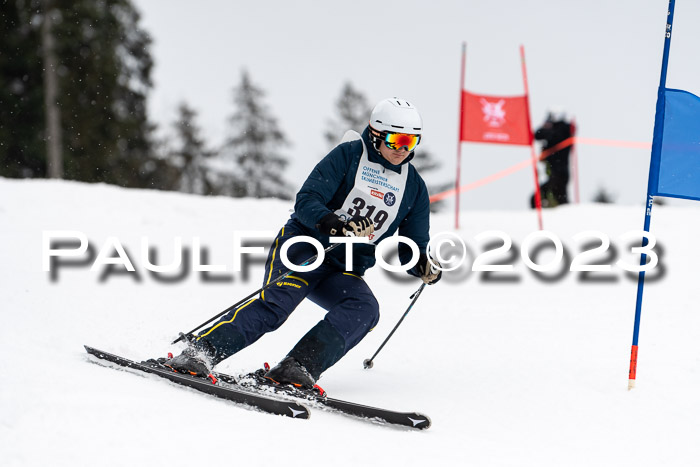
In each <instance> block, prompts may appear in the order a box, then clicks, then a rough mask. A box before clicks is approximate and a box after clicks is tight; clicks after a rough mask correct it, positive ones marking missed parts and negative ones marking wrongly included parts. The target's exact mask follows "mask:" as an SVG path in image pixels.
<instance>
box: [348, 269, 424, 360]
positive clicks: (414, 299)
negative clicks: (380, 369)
mask: <svg viewBox="0 0 700 467" xmlns="http://www.w3.org/2000/svg"><path fill="white" fill-rule="evenodd" d="M425 285H426V284H425V283H423V284H422V285H421V286H420V287H419V288H418V290H416V291H415V292H413V295H411V298H412V299H413V300H412V301H411V304H410V305H408V309H407V310H406V312H405V313H404V314H403V316H402V317H401V319H400V320H399V322H398V323H396V326H394V329H392V330H391V332H390V333H389V335H388V336H387V337H386V339H384V342H382V345H380V346H379V348H378V349H377V351H376V352H374V355H372V358H366V359H365V361H364V362H362V363H363V365H364V367H365V369H367V370H368V369H370V368H372V367H373V366H374V357H376V356H377V354H378V353H379V351H380V350H382V349H383V348H384V346H385V345H386V343H387V342H388V341H389V339H391V336H393V335H394V332H396V329H397V328H398V327H399V325H400V324H401V322H402V321H403V320H404V318H405V317H406V315H407V314H408V312H409V311H411V308H413V304H414V303H416V300H418V297H420V294H421V292H423V289H424V288H425Z"/></svg>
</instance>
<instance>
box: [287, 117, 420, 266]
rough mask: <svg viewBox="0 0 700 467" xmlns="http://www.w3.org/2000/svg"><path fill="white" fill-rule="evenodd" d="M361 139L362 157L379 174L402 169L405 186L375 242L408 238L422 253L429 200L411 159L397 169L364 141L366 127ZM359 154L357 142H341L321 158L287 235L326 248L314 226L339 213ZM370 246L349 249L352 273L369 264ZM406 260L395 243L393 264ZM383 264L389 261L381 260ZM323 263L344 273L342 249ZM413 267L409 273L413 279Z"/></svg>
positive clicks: (401, 247) (405, 250) (302, 191)
mask: <svg viewBox="0 0 700 467" xmlns="http://www.w3.org/2000/svg"><path fill="white" fill-rule="evenodd" d="M362 139H363V141H364V143H365V146H366V147H367V152H368V158H369V160H370V161H371V162H376V163H379V164H381V165H382V166H383V167H384V169H385V170H393V171H394V172H398V173H400V171H402V170H408V171H409V172H408V177H407V179H406V188H405V190H404V195H403V199H402V200H401V205H400V207H399V211H398V215H397V216H396V219H395V220H394V222H393V223H392V224H391V226H390V227H389V229H388V230H387V232H385V233H384V235H383V236H382V237H381V238H380V241H381V239H384V238H386V237H388V236H391V235H394V234H395V233H396V232H397V231H398V233H399V235H401V236H404V237H408V238H410V239H411V240H413V241H414V242H415V243H416V244H417V245H418V248H419V249H420V252H421V253H425V250H426V247H427V245H428V241H429V240H430V234H429V231H430V200H429V195H428V189H427V188H426V186H425V182H424V181H423V179H422V178H421V176H420V175H419V174H418V171H417V170H416V169H415V167H413V165H411V164H410V163H409V161H410V160H411V159H413V153H411V154H410V155H409V156H408V157H407V158H406V159H405V160H404V161H403V162H402V163H401V164H400V165H393V164H391V163H390V162H389V161H387V160H386V159H384V158H383V157H382V156H381V154H379V152H378V151H377V150H376V149H374V146H372V144H371V143H370V140H369V127H367V128H365V130H364V131H363V132H362ZM361 156H362V144H361V142H360V141H359V140H356V141H350V142H346V143H342V144H340V145H338V146H336V147H335V148H334V149H333V150H332V151H331V152H330V153H328V155H327V156H326V157H324V158H323V160H321V162H319V163H318V164H317V165H316V167H314V169H313V171H312V172H311V174H310V175H309V177H308V178H307V179H306V181H305V182H304V185H303V186H302V187H301V189H300V190H299V192H298V193H297V196H296V203H295V205H294V213H293V214H292V216H291V218H290V219H289V221H288V222H287V226H288V227H290V228H291V231H296V232H301V233H302V234H303V235H308V236H310V237H314V238H316V239H317V240H319V241H320V242H321V244H323V245H324V247H328V245H330V243H329V237H328V236H327V235H323V234H321V233H320V232H319V231H318V230H317V229H316V225H317V224H318V223H319V221H320V220H321V218H322V217H323V216H325V215H326V214H328V213H329V212H333V211H335V210H336V209H339V208H341V207H342V205H343V201H345V198H346V197H347V195H348V193H349V192H350V190H352V187H353V185H354V184H355V174H356V172H357V167H358V165H359V163H360V157H361ZM374 251H375V246H374V245H372V244H367V245H353V265H352V269H353V272H354V273H355V274H358V275H362V274H364V272H365V270H367V269H368V268H371V267H372V266H374V264H375V262H376V260H375V257H374ZM410 259H411V250H410V247H408V246H407V245H404V244H403V243H402V244H400V245H399V260H400V262H401V264H405V263H407V262H408V261H409V260H410ZM385 260H386V261H389V262H391V261H390V258H389V257H388V256H387V257H386V258H385ZM327 261H331V262H333V263H336V264H337V265H338V267H339V268H341V269H345V247H344V246H339V247H338V248H336V249H334V250H333V251H331V252H330V253H329V254H328V255H327ZM416 269H417V268H416V267H414V268H413V269H412V270H409V271H408V272H409V274H411V275H414V276H419V273H418V272H417V270H416Z"/></svg>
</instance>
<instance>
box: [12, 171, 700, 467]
mask: <svg viewBox="0 0 700 467" xmlns="http://www.w3.org/2000/svg"><path fill="white" fill-rule="evenodd" d="M291 207H292V205H291V203H287V202H280V201H257V200H233V199H227V198H204V197H197V196H187V195H182V194H174V193H161V192H155V191H143V190H125V189H120V188H115V187H111V186H105V185H87V184H79V183H70V182H57V181H46V180H44V181H14V180H6V179H0V261H1V264H2V266H1V268H0V290H2V302H0V303H1V304H0V310H2V311H1V312H0V317H1V321H0V355H1V356H2V358H0V378H2V383H1V384H0V414H1V415H0V420H1V422H0V439H1V440H2V446H3V448H2V457H1V459H2V461H0V464H2V465H6V466H30V465H31V466H47V465H52V466H63V465H65V466H79V465H90V466H107V465H115V466H122V465H186V466H191V465H194V464H200V463H207V464H216V465H246V466H248V465H270V464H271V463H273V464H280V463H283V464H289V463H293V464H300V463H304V464H305V463H311V464H318V465H321V464H322V465H353V466H355V465H385V466H388V465H478V466H500V465H502V466H579V465H580V466H592V465H606V466H607V465H609V466H627V465H628V466H658V465H672V466H681V465H694V464H695V463H697V459H698V458H700V444H698V436H699V435H700V402H698V401H699V400H700V399H699V396H700V351H699V350H698V346H697V345H696V341H697V340H698V338H699V337H700V312H699V311H698V307H697V303H699V302H700V288H699V287H698V286H697V284H698V272H697V267H696V264H697V263H698V259H699V252H700V247H698V245H697V238H698V232H700V210H698V208H697V207H696V206H695V205H693V204H691V203H688V205H687V206H683V207H669V206H656V207H654V216H653V222H652V232H653V233H654V234H655V235H656V237H657V239H658V242H659V244H660V248H656V249H655V251H659V252H661V263H660V265H659V266H658V267H657V268H656V270H655V271H653V272H651V273H649V277H650V279H653V278H654V277H656V279H655V280H650V281H649V282H648V283H647V286H646V288H645V294H644V307H643V313H642V326H641V339H640V351H639V370H638V384H637V388H636V389H635V390H633V391H628V390H627V370H628V365H629V353H630V344H631V337H632V324H633V315H634V301H635V293H636V276H631V277H630V276H628V275H626V274H625V273H624V271H622V269H621V268H620V267H618V266H615V265H614V263H615V261H617V260H618V259H622V260H625V261H627V262H628V263H630V264H633V263H634V260H633V256H632V255H631V253H627V250H628V249H629V248H628V245H627V244H626V243H625V241H623V240H621V239H620V238H619V237H620V235H622V234H624V233H626V232H630V231H636V230H640V228H641V226H642V222H643V208H642V206H641V205H640V206H629V207H626V206H612V205H578V206H567V207H563V208H558V209H555V210H550V211H546V212H545V216H544V225H545V228H546V229H548V230H550V231H551V232H553V233H554V234H556V236H557V237H558V238H560V239H561V240H562V242H563V244H564V246H565V250H566V252H567V254H568V257H569V260H570V257H571V256H574V255H576V254H577V253H578V251H579V250H580V249H581V246H580V243H585V241H584V240H582V241H580V242H578V243H577V241H575V240H574V239H573V237H574V235H576V234H578V233H580V232H584V231H590V230H597V231H599V232H602V233H603V234H604V235H605V236H608V237H609V238H610V240H611V245H612V248H611V249H610V250H608V253H607V254H604V255H598V256H597V257H596V258H594V261H593V262H598V263H603V264H612V265H613V267H612V270H611V271H610V272H608V273H596V274H592V275H589V276H587V277H581V275H580V273H574V272H569V271H567V270H565V269H564V270H563V272H561V273H560V274H559V275H558V276H554V277H553V278H550V279H549V280H543V279H542V278H538V277H536V276H535V275H534V274H533V272H532V271H531V270H530V269H529V268H528V267H526V266H525V264H524V261H523V260H522V259H521V257H520V255H519V250H520V247H521V245H522V244H523V240H524V239H525V237H526V236H527V235H528V234H530V233H532V232H534V231H535V230H536V227H537V222H536V217H535V214H534V213H533V212H530V211H507V212H506V211H504V212H463V213H462V223H463V228H462V229H461V230H460V231H459V232H457V233H458V234H459V235H460V236H461V237H462V238H463V239H464V240H465V241H466V243H467V245H468V247H469V249H470V251H471V252H472V253H473V252H474V251H480V249H481V248H482V243H488V240H483V241H482V242H479V241H477V240H475V236H477V235H478V234H480V233H482V232H485V231H489V230H500V231H502V232H504V233H505V234H506V235H508V236H509V237H511V238H512V239H513V242H514V248H513V250H512V251H514V252H516V253H518V254H517V255H512V256H508V255H505V256H501V257H500V259H501V260H504V259H507V260H509V261H510V262H511V263H512V264H514V265H515V270H514V272H512V273H508V274H506V273H499V274H495V275H491V276H485V275H484V274H483V273H478V272H470V271H469V270H468V268H465V269H462V270H460V272H455V273H452V274H448V273H446V274H445V278H444V279H443V281H442V282H440V283H439V284H437V285H435V286H433V287H429V288H427V289H426V290H425V292H424V293H423V295H422V296H421V297H420V300H419V301H418V302H417V303H416V305H415V307H414V309H413V310H412V311H411V313H410V314H409V315H408V317H407V318H406V320H405V321H404V323H403V324H402V325H401V327H400V328H399V330H398V331H397V333H396V334H395V335H394V337H393V338H392V340H391V341H390V342H389V343H388V344H387V346H386V347H385V348H384V350H382V352H381V353H380V354H379V356H378V357H377V358H376V360H375V366H374V368H373V369H371V370H364V369H363V368H362V361H363V359H365V358H367V357H369V356H371V355H372V353H373V352H374V351H375V350H376V349H377V347H378V346H379V344H380V343H381V342H382V341H383V340H384V338H385V337H386V336H387V334H388V333H389V331H390V330H391V329H392V327H393V326H394V325H395V324H396V322H397V321H398V319H399V318H400V317H401V315H402V314H403V312H404V311H405V309H406V307H407V306H408V304H409V296H410V294H411V293H412V292H413V291H414V290H415V289H416V288H417V287H418V285H419V283H418V282H416V280H415V279H414V280H412V281H408V282H405V281H398V280H396V279H395V278H392V276H391V275H390V274H389V273H386V272H384V271H382V270H381V269H379V268H374V269H373V270H371V271H370V272H369V273H368V274H367V276H366V278H367V281H368V282H369V284H370V286H371V287H372V289H373V291H374V292H375V294H376V296H377V297H378V299H379V301H380V304H381V311H382V319H381V321H380V323H379V325H378V326H377V328H376V329H375V330H374V331H373V332H372V333H371V334H370V335H369V336H368V337H367V338H366V339H365V340H364V341H363V342H362V343H360V345H358V346H357V347H356V348H355V349H353V350H352V351H351V352H350V353H349V354H348V355H347V356H346V357H345V358H344V359H343V360H342V361H341V362H339V363H338V364H337V365H336V366H334V367H333V368H332V369H330V370H329V371H327V372H326V374H325V375H324V376H323V378H322V379H321V381H320V384H321V385H322V386H323V387H324V388H325V389H326V390H327V391H328V392H329V394H331V395H332V396H334V397H337V398H342V399H348V400H353V401H356V402H360V403H365V404H370V405H379V406H386V407H390V408H395V409H403V410H418V411H421V412H424V413H426V414H428V415H430V417H431V418H432V420H433V426H432V428H430V429H429V430H427V431H423V432H415V431H406V430H403V429H397V428H390V427H385V426H379V425H375V424H371V423H367V422H363V421H358V420H353V419H349V418H345V417H341V416H338V415H335V414H331V413H326V412H322V411H319V410H314V411H313V414H312V417H311V419H310V420H308V421H303V420H293V419H290V418H284V417H275V416H271V415H266V414H262V413H257V412H254V411H251V410H247V409H245V408H241V407H238V406H236V405H234V404H231V403H228V402H224V401H220V400H217V399H214V398H211V397H208V396H206V395H202V394H199V393H196V392H193V391H191V390H188V389H183V388H181V387H177V386H173V385H171V384H170V383H167V382H165V381H162V380H158V379H156V378H154V377H150V376H137V375H135V374H132V373H129V372H124V371H114V370H112V369H107V368H104V367H102V366H99V365H96V364H94V363H92V362H91V361H90V360H89V359H88V357H87V355H86V354H85V352H84V350H83V347H82V345H83V344H89V345H92V346H95V347H98V348H101V349H103V350H107V351H111V352H114V353H118V354H122V355H125V356H129V357H132V358H135V359H143V358H148V357H153V356H161V355H165V353H167V352H168V351H177V350H178V347H177V346H171V345H169V343H170V341H172V339H173V338H174V337H175V336H176V335H177V333H178V332H179V331H187V330H189V329H191V328H192V327H194V326H195V325H197V324H199V323H200V322H202V321H204V320H206V319H207V318H209V317H210V316H212V315H214V314H216V313H218V312H219V311H221V310H223V309H224V308H226V307H228V306H229V305H230V304H232V303H234V302H235V301H237V300H238V299H239V298H241V297H243V296H245V295H247V294H248V293H249V292H251V291H253V290H255V289H256V288H257V287H259V284H260V280H261V272H262V266H261V261H259V260H258V261H255V262H254V263H253V265H252V267H250V268H248V277H247V278H245V277H243V275H242V274H241V273H234V272H232V268H233V246H232V245H233V236H234V233H235V232H237V231H245V230H270V231H276V230H277V229H278V228H279V227H280V226H281V225H282V223H283V222H284V221H285V220H286V218H287V217H288V215H289V210H290V209H291ZM452 222H453V221H452V215H451V213H444V214H439V215H435V216H434V217H433V223H432V224H433V225H432V231H433V234H438V233H441V232H452ZM55 230H70V231H79V232H82V233H84V235H85V236H86V238H87V239H88V240H89V244H90V248H91V250H90V252H91V254H92V255H94V256H92V257H90V256H89V252H88V253H86V254H85V255H83V256H81V257H79V258H73V259H72V260H73V261H78V264H74V265H73V266H66V265H65V264H60V265H58V266H56V265H54V267H53V270H52V272H45V271H43V268H42V252H43V249H42V238H43V233H44V232H46V231H55ZM453 233H454V232H453ZM109 237H114V239H116V240H117V241H118V242H119V243H120V244H121V245H123V246H124V248H125V252H126V254H127V255H128V257H129V259H130V261H131V262H132V263H133V266H134V268H135V270H136V271H135V272H133V273H125V272H124V268H123V267H121V266H116V267H115V268H113V269H110V268H108V267H107V266H104V265H100V264H99V262H100V261H102V260H100V259H97V258H99V256H98V255H99V254H100V252H101V250H102V249H103V246H104V245H109V243H108V242H109V240H108V239H109ZM142 237H147V238H148V240H149V242H150V243H151V244H152V245H153V247H154V248H155V249H156V250H157V252H158V258H157V259H155V258H151V259H152V261H153V262H154V263H156V264H166V263H168V262H169V261H170V260H172V259H173V257H174V252H173V244H174V242H175V239H176V237H181V238H182V243H183V246H184V247H186V248H188V249H189V252H190V253H191V252H192V245H193V243H194V242H195V237H198V238H199V241H200V243H201V246H202V249H206V250H207V251H208V257H207V258H206V259H204V258H203V259H202V262H203V263H205V264H218V265H221V266H224V267H225V268H226V270H227V271H225V272H214V273H210V275H209V276H208V277H203V276H202V275H201V273H199V272H193V271H192V269H193V266H192V261H191V257H190V261H189V263H188V264H187V265H186V266H185V267H183V268H182V270H181V271H180V272H179V273H177V272H176V273H169V274H165V273H163V274H152V273H151V272H149V271H148V270H146V268H145V266H144V264H145V263H144V261H143V258H142V254H141V253H142V251H141V250H142V245H141V239H142ZM114 239H113V240H111V242H112V244H113V243H114ZM591 247H592V246H589V248H591ZM105 250H107V251H104V252H103V255H104V254H106V255H108V256H112V255H113V254H114V250H113V249H112V248H111V247H108V248H105ZM532 250H533V251H534V249H532ZM472 256H473V254H472ZM533 256H536V259H537V262H538V263H546V262H547V261H548V258H550V257H551V251H550V250H549V249H546V250H545V251H543V252H541V254H540V255H539V256H538V255H535V254H533ZM258 257H260V256H258ZM102 258H103V259H104V256H103V257H102ZM68 259H70V258H68ZM96 259H97V261H98V265H97V267H96V268H95V270H91V265H92V264H93V262H94V261H95V260H96ZM472 259H473V258H470V259H469V261H467V263H466V264H467V265H468V266H469V265H470V264H471V260H472ZM62 260H64V261H65V260H66V259H65V258H64V259H62ZM501 262H502V261H501ZM551 274H552V273H550V275H551ZM504 276H505V278H506V279H508V280H497V279H503V277H504ZM401 277H403V276H401ZM166 279H167V280H166ZM322 316H323V312H322V310H320V309H319V308H318V307H316V306H315V305H313V304H311V303H304V304H302V306H300V307H299V308H298V309H297V311H296V312H295V313H294V314H293V315H292V317H291V318H290V319H289V321H288V322H287V323H286V324H285V325H284V326H283V327H282V328H281V329H280V330H279V331H277V332H275V333H273V334H269V335H267V336H265V337H263V338H262V339H261V340H260V341H259V342H258V343H257V344H256V345H254V346H252V347H249V348H248V349H245V350H244V351H242V352H241V353H239V354H238V355H236V356H234V357H232V358H230V359H229V360H227V361H226V362H224V363H223V364H222V365H221V366H220V369H221V370H223V371H227V372H239V371H246V370H253V369H255V368H257V367H259V366H260V365H261V364H262V363H263V362H264V361H269V362H270V363H275V362H277V361H278V360H279V359H281V358H282V357H283V356H284V355H285V354H286V352H287V351H288V350H289V349H290V348H291V346H292V345H293V344H294V343H295V342H296V340H297V339H298V338H299V337H300V336H301V335H302V334H303V333H304V332H306V330H307V329H309V328H310V327H311V326H312V325H313V324H314V323H315V322H317V321H318V320H319V319H321V317H322Z"/></svg>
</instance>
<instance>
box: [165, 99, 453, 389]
mask: <svg viewBox="0 0 700 467" xmlns="http://www.w3.org/2000/svg"><path fill="white" fill-rule="evenodd" d="M422 132H423V121H422V118H421V116H420V114H419V113H418V110H417V109H416V108H415V107H414V106H413V105H412V104H410V103H409V102H407V101H405V100H403V99H398V98H393V99H385V100H382V101H381V102H379V103H378V104H377V105H376V107H375V108H374V109H373V110H372V113H371V116H370V121H369V125H368V126H367V127H366V128H365V130H364V131H363V133H362V135H361V137H360V135H359V134H357V133H354V134H355V135H356V137H358V139H355V140H352V141H348V142H343V143H341V144H339V145H338V146H336V147H335V148H334V149H333V150H331V152H330V153H329V154H328V155H327V156H326V157H325V158H324V159H323V160H322V161H321V162H319V163H318V164H317V165H316V167H315V168H314V169H313V171H312V172H311V174H310V175H309V177H308V178H307V179H306V181H305V182H304V184H303V186H302V187H301V189H300V190H299V192H298V193H297V196H296V204H295V206H294V213H293V214H292V215H291V217H290V219H289V220H288V221H287V223H286V224H285V225H284V227H282V229H281V230H280V231H279V233H278V235H277V237H276V238H275V240H274V241H273V243H272V245H271V247H270V253H269V255H268V258H267V262H266V265H265V276H264V283H265V284H267V283H269V281H270V280H272V279H273V278H275V277H277V276H279V275H280V274H283V273H284V272H286V270H287V269H286V268H285V266H284V265H283V264H282V261H281V259H280V254H279V252H280V248H281V247H282V245H283V244H284V243H285V242H287V241H289V240H290V239H292V238H295V237H297V236H301V235H305V236H310V237H313V238H315V239H317V240H319V241H320V242H321V243H322V244H323V245H324V247H327V246H328V245H329V244H330V242H329V238H330V236H345V235H353V236H356V237H367V238H368V240H369V243H366V244H354V245H353V246H352V262H351V265H350V266H351V271H346V268H345V260H346V254H345V246H343V245H341V246H340V247H338V248H335V249H334V250H332V251H330V252H329V253H328V254H327V255H326V259H325V261H324V262H323V263H322V264H321V265H320V266H319V267H317V268H316V269H315V270H313V271H306V272H295V273H293V274H291V275H289V276H287V277H286V278H285V279H284V280H283V281H281V282H279V283H277V285H275V286H272V287H269V288H266V289H265V290H263V291H262V292H261V293H260V295H259V296H258V297H257V298H255V299H253V300H251V301H249V302H247V303H245V304H243V305H241V306H240V307H238V308H236V309H233V310H231V311H230V312H228V313H227V314H226V315H224V316H223V317H222V318H221V319H220V320H219V321H218V322H217V323H215V324H214V325H212V326H210V327H208V328H206V329H204V330H202V331H200V332H199V334H198V335H197V336H188V337H189V346H188V347H187V348H186V349H185V350H184V351H183V352H182V353H181V354H180V355H178V356H176V357H175V358H172V359H170V360H168V361H167V362H166V365H167V366H169V367H171V368H172V369H173V370H175V371H179V372H183V373H189V374H193V375H201V376H206V375H208V374H209V373H210V372H211V371H210V369H211V368H212V367H213V366H214V365H216V364H218V363H219V362H221V361H222V360H224V359H226V358H228V357H230V356H231V355H233V354H235V353H236V352H238V351H240V350H241V349H243V348H245V347H247V346H249V345H250V344H252V343H253V342H255V341H257V340H258V339H259V338H260V337H261V336H262V335H264V334H266V333H268V332H270V331H274V330H275V329H277V328H278V327H279V326H281V325H282V323H284V321H285V320H286V319H287V318H288V317H289V315H290V314H291V313H292V311H294V309H295V308H296V307H297V305H299V303H300V302H301V301H302V300H303V299H304V298H308V299H309V300H311V301H312V302H314V303H316V304H317V305H319V306H321V307H322V308H324V309H325V310H327V312H328V313H327V314H326V315H325V317H324V319H323V320H321V321H320V322H319V323H318V324H316V325H315V326H314V327H313V328H312V329H311V330H310V331H308V333H307V334H306V335H305V336H303V337H302V338H301V340H299V342H298V343H297V344H296V345H295V346H294V348H293V349H292V350H291V351H290V352H289V353H288V355H287V356H286V357H285V358H284V359H282V360H281V361H280V362H279V364H278V365H276V366H275V367H273V368H272V369H270V370H269V371H268V372H267V373H266V374H265V377H266V378H268V379H270V380H272V381H274V382H276V383H279V384H292V385H294V386H297V387H301V388H305V389H311V388H312V387H313V386H314V384H315V382H316V381H317V380H318V379H319V377H320V376H321V374H322V373H323V372H324V371H325V370H327V369H328V368H330V367H331V366H332V365H334V364H335V363H336V362H338V360H340V359H341V358H342V357H343V356H344V355H345V354H346V353H347V352H348V351H349V350H350V349H352V348H353V347H354V346H355V345H357V344H358V343H359V342H360V341H361V340H362V339H363V338H364V337H365V335H367V333H368V332H369V331H371V330H372V328H374V327H375V326H376V324H377V322H378V321H379V304H378V302H377V300H376V299H375V297H374V295H373V294H372V291H371V290H370V288H369V286H368V285H367V284H366V283H365V281H364V279H363V278H362V276H363V274H364V272H365V270H366V269H368V268H370V267H372V266H373V265H374V263H375V257H374V252H375V245H376V244H377V243H379V242H380V241H382V240H383V239H385V238H387V237H390V236H392V235H393V234H394V233H396V232H397V231H398V233H399V235H402V236H405V237H408V238H409V239H411V240H413V242H415V243H416V244H417V245H418V248H419V250H420V259H419V261H418V263H417V264H416V266H414V267H413V268H412V269H410V270H409V271H408V273H409V274H411V275H413V276H416V277H420V278H421V279H422V280H423V282H425V283H426V284H434V283H436V282H437V281H438V280H440V278H441V275H442V271H441V270H440V265H439V263H437V261H435V260H433V259H430V258H428V255H427V252H426V247H427V245H428V242H429V239H430V238H429V216H430V206H429V199H428V191H427V188H426V186H425V182H424V181H423V179H422V178H421V177H420V175H419V174H418V172H417V171H416V169H415V168H414V167H413V166H412V165H411V164H410V163H409V162H410V160H411V159H412V158H413V156H414V150H415V148H416V146H417V145H418V143H419V142H420V140H421V134H422ZM315 254H317V252H316V250H315V248H314V247H313V246H312V245H311V244H309V243H306V242H299V243H296V244H294V245H292V246H291V247H290V248H289V249H288V251H287V257H288V259H289V260H290V261H291V262H292V263H294V264H301V263H303V262H304V261H305V260H307V259H308V258H310V257H312V256H314V255H315ZM411 257H412V252H411V250H410V248H409V247H408V246H407V245H404V244H403V243H401V244H399V259H400V261H401V263H402V264H406V263H408V262H409V261H410V259H411Z"/></svg>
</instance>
